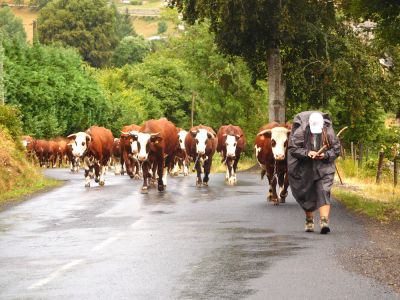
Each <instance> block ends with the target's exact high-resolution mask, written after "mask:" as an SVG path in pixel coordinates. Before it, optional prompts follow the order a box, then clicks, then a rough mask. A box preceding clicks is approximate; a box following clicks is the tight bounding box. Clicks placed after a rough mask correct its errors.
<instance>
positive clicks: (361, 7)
mask: <svg viewBox="0 0 400 300" xmlns="http://www.w3.org/2000/svg"><path fill="white" fill-rule="evenodd" d="M342 2H343V3H342V4H343V8H344V11H345V12H347V13H348V14H349V15H350V16H352V17H354V18H355V19H356V21H359V20H361V21H365V20H371V21H374V22H376V23H377V28H376V33H377V37H378V38H379V39H382V40H383V41H385V42H386V43H388V44H391V45H399V43H400V18H399V15H400V5H399V3H398V1H394V0H342Z"/></svg>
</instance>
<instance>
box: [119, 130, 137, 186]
mask: <svg viewBox="0 0 400 300" xmlns="http://www.w3.org/2000/svg"><path fill="white" fill-rule="evenodd" d="M139 129H140V126H138V125H135V124H132V125H127V126H124V127H123V128H122V130H121V136H120V147H121V165H122V170H121V174H122V175H124V170H123V166H124V164H125V168H126V172H127V173H128V175H129V176H130V177H131V178H135V179H139V178H140V173H141V167H140V163H139V161H138V158H137V155H138V146H137V141H136V140H135V139H134V138H133V136H135V135H137V134H138V133H139Z"/></svg>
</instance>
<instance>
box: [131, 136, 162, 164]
mask: <svg viewBox="0 0 400 300" xmlns="http://www.w3.org/2000/svg"><path fill="white" fill-rule="evenodd" d="M136 132H137V131H136ZM136 132H135V133H133V132H132V131H131V133H132V136H133V138H134V140H135V141H136V142H137V144H136V145H137V152H138V159H139V160H140V161H145V160H147V158H148V157H149V152H150V149H151V148H153V147H154V146H156V145H157V144H158V143H160V142H161V141H162V137H161V135H160V133H159V132H157V133H144V132H137V134H136Z"/></svg>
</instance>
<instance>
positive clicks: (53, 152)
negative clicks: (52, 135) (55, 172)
mask: <svg viewBox="0 0 400 300" xmlns="http://www.w3.org/2000/svg"><path fill="white" fill-rule="evenodd" d="M48 143H49V164H50V166H51V167H52V168H55V167H56V166H57V159H58V157H59V154H60V153H59V152H60V150H59V147H58V142H56V141H54V140H51V141H48Z"/></svg>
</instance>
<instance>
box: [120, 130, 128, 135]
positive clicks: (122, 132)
mask: <svg viewBox="0 0 400 300" xmlns="http://www.w3.org/2000/svg"><path fill="white" fill-rule="evenodd" d="M121 133H122V134H126V135H129V132H124V131H121Z"/></svg>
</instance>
